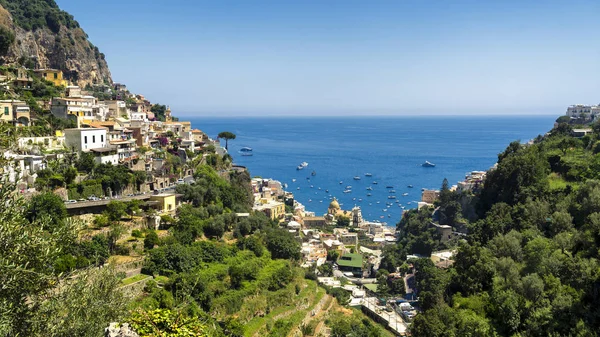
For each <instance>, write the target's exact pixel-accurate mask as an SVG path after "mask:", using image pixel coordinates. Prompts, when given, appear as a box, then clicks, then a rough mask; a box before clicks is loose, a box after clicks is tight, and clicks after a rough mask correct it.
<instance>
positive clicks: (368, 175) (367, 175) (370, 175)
mask: <svg viewBox="0 0 600 337" xmlns="http://www.w3.org/2000/svg"><path fill="white" fill-rule="evenodd" d="M372 176H373V175H372V174H371V173H365V177H372Z"/></svg>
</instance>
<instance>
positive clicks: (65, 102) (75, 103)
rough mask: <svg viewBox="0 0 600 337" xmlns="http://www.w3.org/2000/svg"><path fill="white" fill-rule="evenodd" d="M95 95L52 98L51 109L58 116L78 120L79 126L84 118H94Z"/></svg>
mask: <svg viewBox="0 0 600 337" xmlns="http://www.w3.org/2000/svg"><path fill="white" fill-rule="evenodd" d="M95 100H96V99H95V97H93V96H84V97H81V98H71V97H66V98H60V97H55V98H53V99H52V103H51V105H50V111H51V112H52V114H53V115H54V116H55V117H57V118H64V119H67V118H68V119H74V120H76V121H77V125H78V127H79V126H80V125H81V121H83V120H92V119H94V109H93V107H94V104H95Z"/></svg>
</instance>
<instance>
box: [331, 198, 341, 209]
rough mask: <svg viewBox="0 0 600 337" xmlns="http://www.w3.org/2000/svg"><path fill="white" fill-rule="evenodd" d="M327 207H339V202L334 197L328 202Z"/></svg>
mask: <svg viewBox="0 0 600 337" xmlns="http://www.w3.org/2000/svg"><path fill="white" fill-rule="evenodd" d="M329 209H340V203H339V202H338V201H337V200H336V199H335V198H334V199H333V201H331V203H330V204H329Z"/></svg>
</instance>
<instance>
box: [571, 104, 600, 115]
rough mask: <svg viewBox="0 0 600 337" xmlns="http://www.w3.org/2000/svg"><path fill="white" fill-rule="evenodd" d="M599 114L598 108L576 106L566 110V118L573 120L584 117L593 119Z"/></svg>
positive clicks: (599, 109)
mask: <svg viewBox="0 0 600 337" xmlns="http://www.w3.org/2000/svg"><path fill="white" fill-rule="evenodd" d="M598 114H600V106H598V105H585V104H576V105H571V106H569V107H568V108H567V116H569V117H573V118H579V117H586V118H592V119H595V118H596V117H597V116H598Z"/></svg>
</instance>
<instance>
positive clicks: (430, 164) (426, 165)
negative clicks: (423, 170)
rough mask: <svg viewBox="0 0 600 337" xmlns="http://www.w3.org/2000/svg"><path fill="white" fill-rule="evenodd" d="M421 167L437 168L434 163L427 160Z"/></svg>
mask: <svg viewBox="0 0 600 337" xmlns="http://www.w3.org/2000/svg"><path fill="white" fill-rule="evenodd" d="M421 166H423V167H435V164H434V163H432V162H430V161H428V160H426V161H425V162H424V163H423V165H421Z"/></svg>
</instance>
